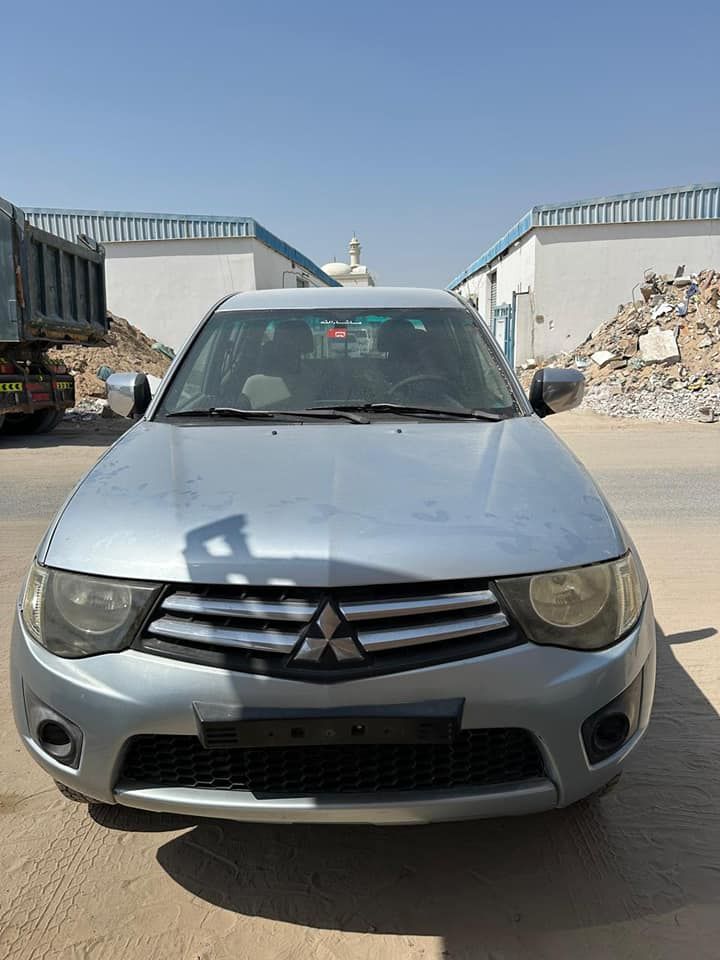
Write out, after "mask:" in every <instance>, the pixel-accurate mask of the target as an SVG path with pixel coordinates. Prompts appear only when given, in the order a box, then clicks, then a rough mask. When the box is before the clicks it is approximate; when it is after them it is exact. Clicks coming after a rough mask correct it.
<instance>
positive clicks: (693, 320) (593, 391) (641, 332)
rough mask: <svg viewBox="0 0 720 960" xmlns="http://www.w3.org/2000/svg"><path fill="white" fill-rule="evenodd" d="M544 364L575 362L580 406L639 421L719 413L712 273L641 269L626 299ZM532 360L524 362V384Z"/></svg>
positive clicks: (719, 277) (708, 418) (717, 275)
mask: <svg viewBox="0 0 720 960" xmlns="http://www.w3.org/2000/svg"><path fill="white" fill-rule="evenodd" d="M545 365H547V366H551V365H553V366H565V367H577V368H578V369H580V370H582V372H583V373H584V375H585V378H586V380H587V384H588V386H587V391H586V395H585V401H584V406H586V407H588V408H590V409H592V410H596V411H598V412H599V413H604V414H608V415H610V416H616V417H641V418H643V419H647V420H703V421H705V422H713V421H715V420H717V419H720V271H716V270H712V269H710V270H703V271H702V272H701V273H699V274H693V275H692V276H687V275H685V273H684V268H682V267H681V268H678V272H677V274H676V276H675V277H669V276H659V275H658V274H656V273H654V272H653V271H647V272H646V274H645V276H644V278H643V281H642V283H641V284H639V285H638V288H637V295H636V297H635V300H634V302H633V303H628V304H622V305H621V306H619V307H618V310H617V313H616V315H615V316H614V317H613V318H612V319H610V320H608V321H607V322H606V323H604V324H602V325H601V326H600V327H598V328H597V329H596V330H594V331H593V332H592V334H591V335H590V337H588V339H587V340H586V341H585V343H584V344H582V346H580V347H579V348H577V349H576V350H574V351H573V352H572V353H571V354H564V355H562V356H560V357H553V358H548V359H547V360H546V361H545ZM534 366H535V365H534V363H533V362H532V361H530V363H528V364H526V365H524V369H523V370H522V371H521V379H522V381H523V384H524V385H525V386H526V387H527V386H528V385H529V382H530V380H531V379H532V374H533V368H534Z"/></svg>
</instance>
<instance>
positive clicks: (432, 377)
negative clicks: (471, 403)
mask: <svg viewBox="0 0 720 960" xmlns="http://www.w3.org/2000/svg"><path fill="white" fill-rule="evenodd" d="M431 382H432V383H443V384H445V386H446V387H449V388H450V390H452V388H453V386H454V384H453V383H452V381H450V380H449V379H448V378H447V377H443V376H442V375H441V374H439V373H416V374H415V375H414V376H412V377H405V379H404V380H398V382H397V383H394V384H393V385H392V387H390V389H389V390H388V396H389V397H394V396H395V394H396V393H397V392H398V391H399V390H402V388H403V387H409V386H410V385H411V384H413V383H431ZM446 396H447V397H449V398H450V399H451V400H454V402H455V403H457V402H458V401H457V400H456V399H455V397H453V395H452V393H451V392H448V393H446Z"/></svg>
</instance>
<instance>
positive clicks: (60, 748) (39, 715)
mask: <svg viewBox="0 0 720 960" xmlns="http://www.w3.org/2000/svg"><path fill="white" fill-rule="evenodd" d="M23 693H24V695H25V711H26V714H27V721H28V727H29V728H30V735H31V736H32V738H33V740H34V741H35V742H36V743H37V745H38V746H39V747H40V749H41V750H42V751H43V752H44V753H46V754H47V755H48V756H49V757H52V758H53V760H57V762H58V763H62V764H63V765H64V766H66V767H76V768H77V766H78V765H79V763H80V752H81V750H82V742H83V735H82V730H81V729H80V727H78V726H77V724H75V723H73V722H72V720H68V719H67V717H63V716H62V714H60V713H58V712H57V711H56V710H53V709H52V707H49V706H48V705H47V704H46V703H43V702H42V700H38V698H37V697H36V696H35V694H34V693H33V692H32V690H29V689H28V688H27V687H24V688H23Z"/></svg>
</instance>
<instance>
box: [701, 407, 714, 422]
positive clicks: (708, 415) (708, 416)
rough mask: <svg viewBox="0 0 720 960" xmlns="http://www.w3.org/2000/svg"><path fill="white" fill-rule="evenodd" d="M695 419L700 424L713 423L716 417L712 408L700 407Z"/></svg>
mask: <svg viewBox="0 0 720 960" xmlns="http://www.w3.org/2000/svg"><path fill="white" fill-rule="evenodd" d="M697 419H698V420H699V421H700V423H715V421H716V420H717V417H716V415H715V411H714V410H713V408H712V407H707V406H706V407H700V409H699V410H698V413H697Z"/></svg>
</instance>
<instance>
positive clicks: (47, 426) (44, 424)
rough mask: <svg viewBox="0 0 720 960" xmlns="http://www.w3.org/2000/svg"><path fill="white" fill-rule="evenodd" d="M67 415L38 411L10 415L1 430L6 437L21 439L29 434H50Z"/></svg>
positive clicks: (62, 412)
mask: <svg viewBox="0 0 720 960" xmlns="http://www.w3.org/2000/svg"><path fill="white" fill-rule="evenodd" d="M64 415H65V411H64V410H55V409H54V408H53V407H49V408H48V409H47V410H36V411H35V413H8V414H6V416H5V423H4V425H2V424H0V429H2V432H3V433H4V434H5V436H10V437H21V436H26V435H28V434H36V433H50V431H51V430H54V429H55V427H56V426H57V425H58V424H59V423H60V421H61V420H62V418H63V417H64Z"/></svg>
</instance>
